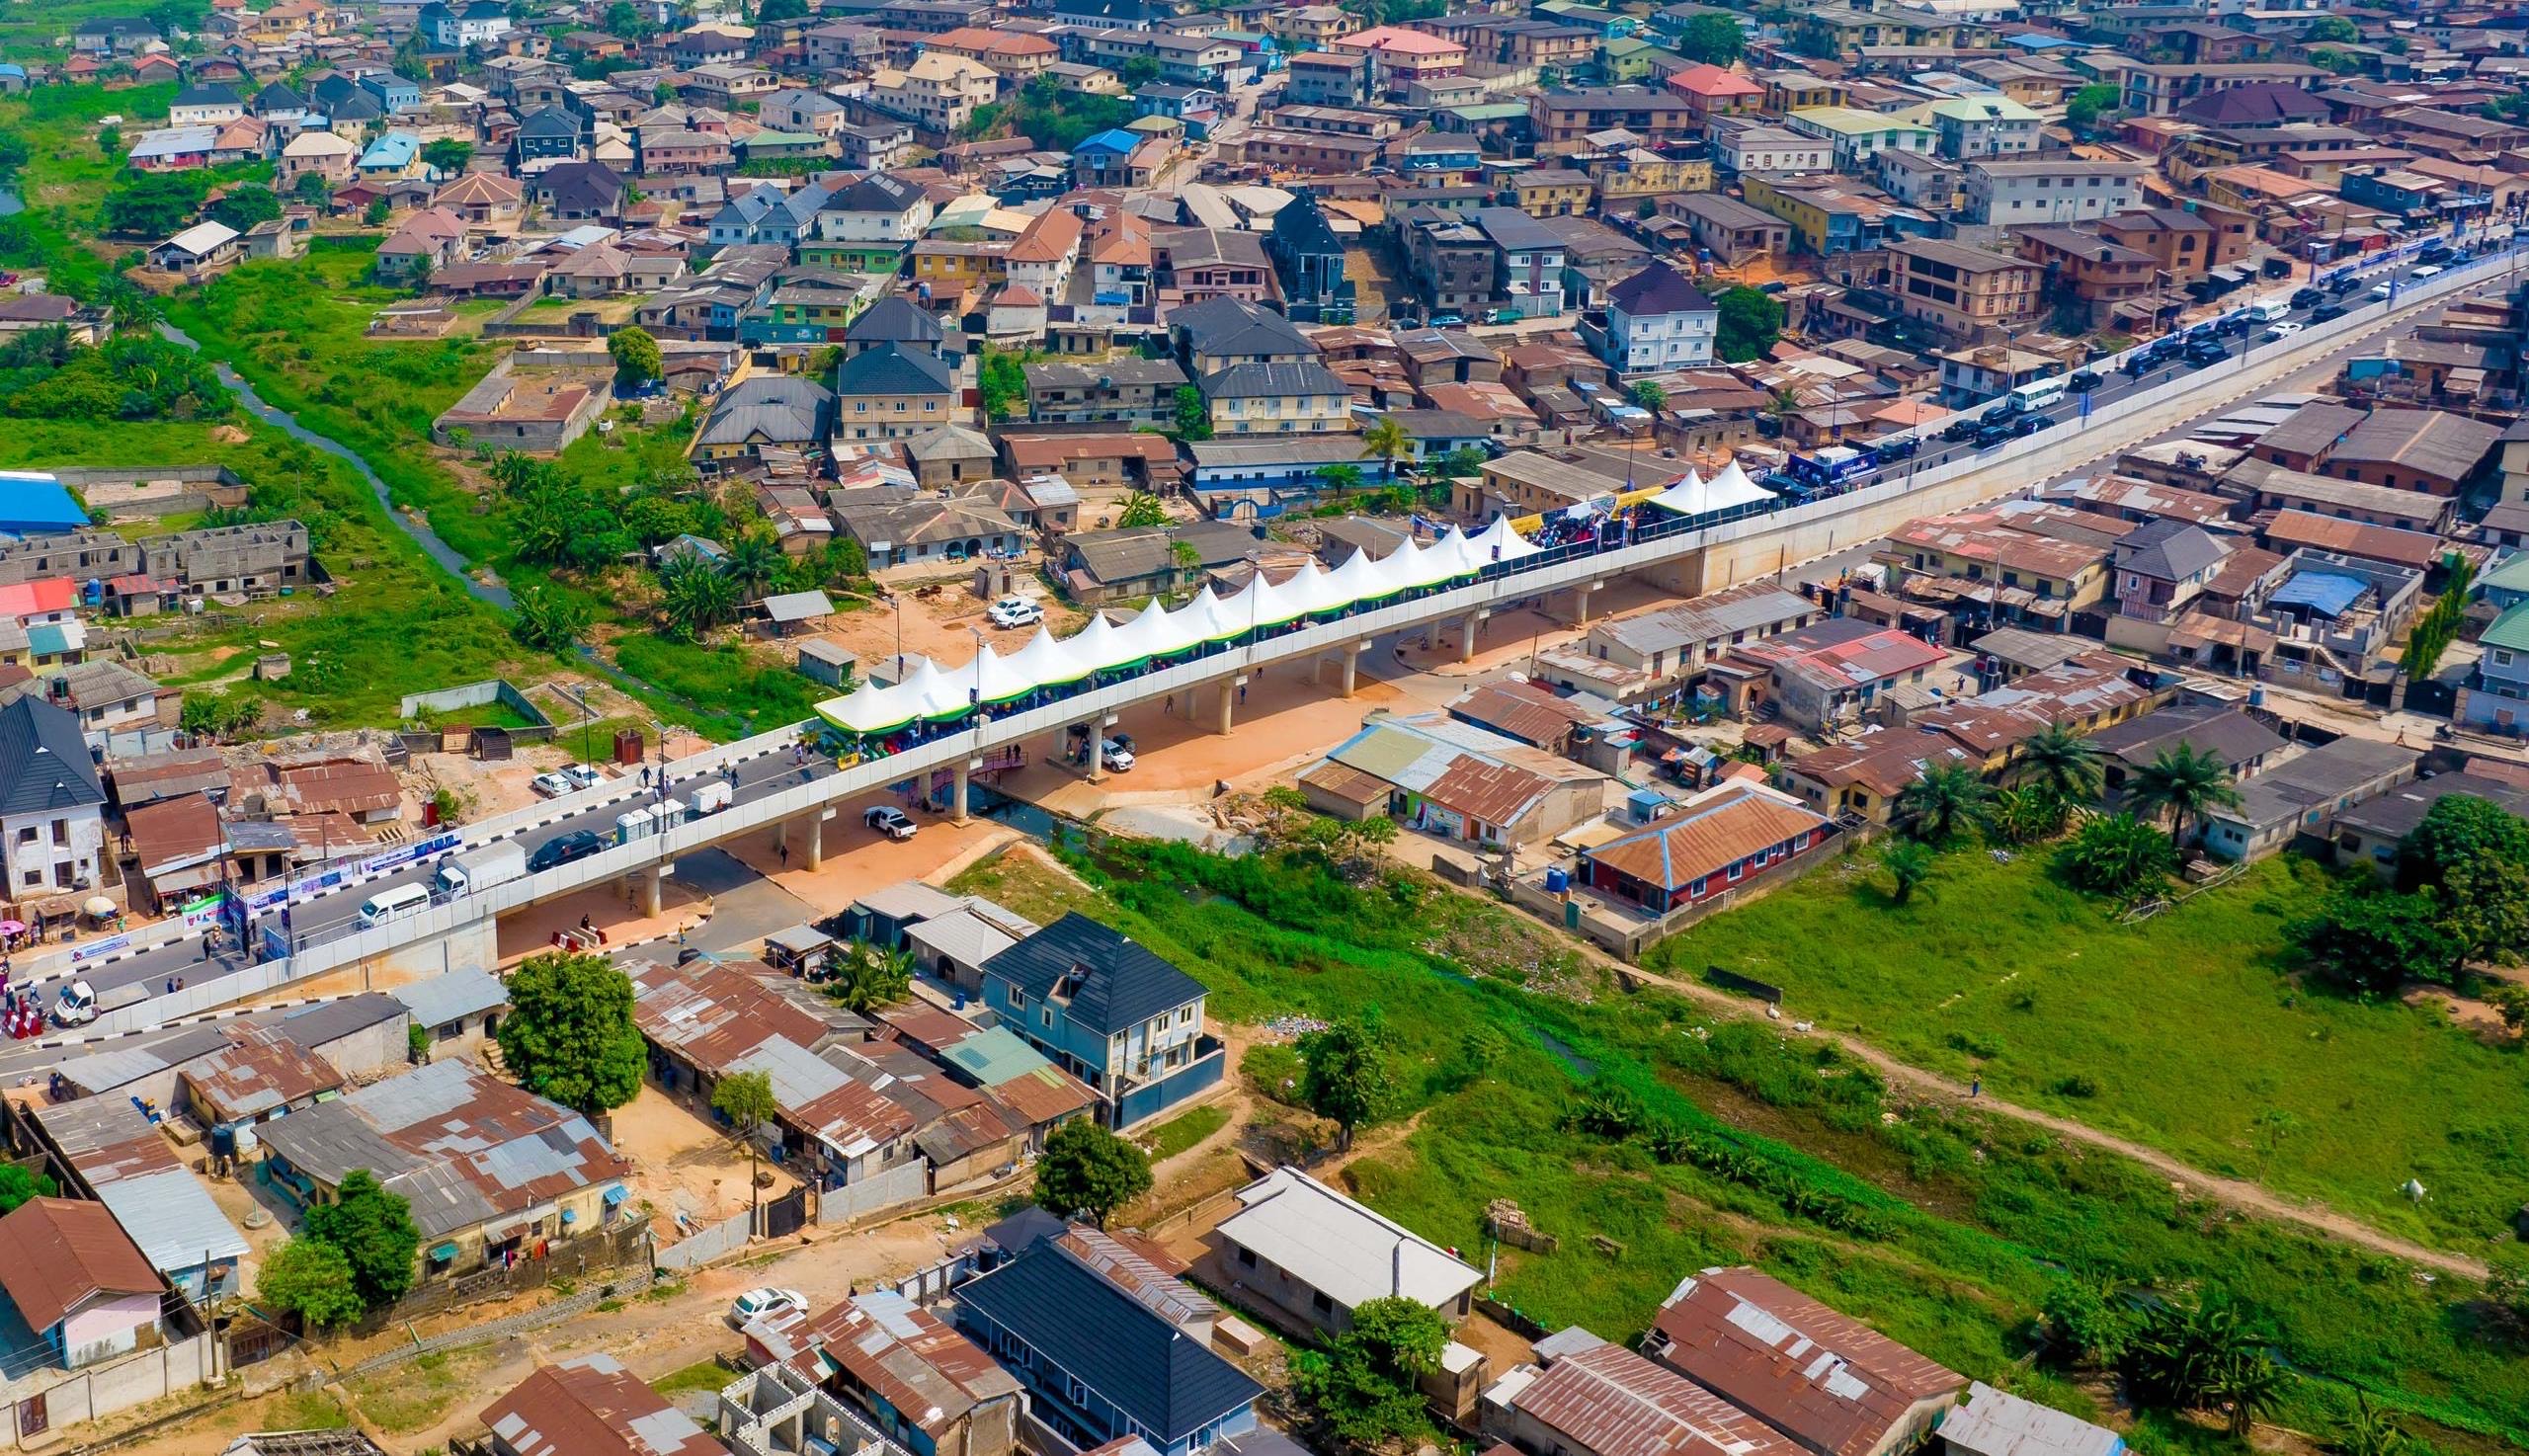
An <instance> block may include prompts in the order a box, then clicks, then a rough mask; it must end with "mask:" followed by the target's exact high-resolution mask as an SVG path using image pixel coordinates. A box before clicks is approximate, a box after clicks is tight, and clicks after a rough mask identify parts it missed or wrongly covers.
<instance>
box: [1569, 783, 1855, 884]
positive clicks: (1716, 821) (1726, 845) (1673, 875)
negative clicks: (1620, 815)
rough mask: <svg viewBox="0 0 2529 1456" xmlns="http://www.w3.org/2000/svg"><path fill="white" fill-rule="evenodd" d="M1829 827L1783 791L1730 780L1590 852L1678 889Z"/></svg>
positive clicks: (1617, 867)
mask: <svg viewBox="0 0 2529 1456" xmlns="http://www.w3.org/2000/svg"><path fill="white" fill-rule="evenodd" d="M1827 827H1828V823H1827V821H1826V820H1825V819H1823V818H1821V817H1819V816H1818V815H1816V814H1813V813H1811V812H1810V811H1809V810H1808V809H1806V808H1803V807H1802V806H1801V805H1800V804H1798V803H1796V802H1794V801H1793V800H1792V799H1790V798H1789V797H1787V796H1785V795H1783V794H1779V793H1775V792H1773V791H1772V790H1769V789H1766V788H1763V787H1761V786H1759V785H1756V784H1749V783H1728V784H1724V785H1722V786H1721V787H1720V788H1719V789H1716V790H1714V791H1712V792H1710V793H1708V794H1706V795H1704V796H1703V797H1701V798H1699V799H1692V800H1689V801H1687V803H1686V804H1685V806H1684V807H1683V808H1681V809H1680V810H1678V811H1677V813H1676V815H1675V816H1674V817H1672V818H1670V819H1665V820H1662V821H1660V822H1659V823H1657V824H1654V825H1652V826H1651V827H1650V828H1648V829H1645V830H1642V831H1640V832H1638V833H1635V834H1630V835H1626V836H1624V837H1623V838H1621V839H1615V840H1609V841H1608V842H1607V843H1605V844H1603V845H1600V846H1599V847H1597V848H1596V849H1591V851H1589V852H1590V858H1591V860H1592V861H1593V862H1595V863H1599V864H1603V865H1606V866H1607V867H1608V868H1610V869H1613V870H1615V871H1616V872H1617V873H1619V874H1624V875H1629V876H1631V877H1632V878H1634V879H1636V880H1639V881H1641V882H1642V883H1644V884H1646V885H1658V886H1660V887H1662V888H1663V889H1671V890H1673V889H1677V888H1679V887H1681V886H1684V885H1690V884H1692V883H1694V882H1695V881H1696V880H1699V879H1702V878H1704V877H1705V876H1707V875H1711V874H1717V873H1719V872H1721V871H1722V870H1725V869H1727V868H1729V867H1730V866H1731V865H1733V864H1736V863H1738V862H1739V861H1740V860H1742V859H1745V858H1747V857H1748V856H1750V855H1751V854H1754V853H1755V852H1756V851H1757V850H1759V849H1771V848H1772V847H1774V846H1776V845H1784V844H1789V843H1790V842H1791V841H1792V840H1794V839H1797V838H1798V837H1800V836H1801V835H1804V834H1812V833H1816V832H1819V831H1823V830H1825V829H1826V828H1827Z"/></svg>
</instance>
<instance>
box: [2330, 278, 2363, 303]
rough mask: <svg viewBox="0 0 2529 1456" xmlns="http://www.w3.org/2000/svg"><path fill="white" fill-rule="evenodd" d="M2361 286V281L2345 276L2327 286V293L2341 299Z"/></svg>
mask: <svg viewBox="0 0 2529 1456" xmlns="http://www.w3.org/2000/svg"><path fill="white" fill-rule="evenodd" d="M2361 286H2362V280H2360V279H2358V278H2355V277H2354V276H2353V275H2351V274H2346V275H2345V276H2344V277H2342V278H2340V279H2337V280H2336V281H2335V282H2334V283H2329V284H2327V291H2328V292H2330V293H2333V294H2334V295H2336V296H2337V297H2339V298H2341V297H2343V296H2344V295H2345V294H2347V293H2350V292H2352V291H2353V290H2354V289H2356V288H2358V287H2361Z"/></svg>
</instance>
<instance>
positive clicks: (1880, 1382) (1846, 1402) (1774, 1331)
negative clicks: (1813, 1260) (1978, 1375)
mask: <svg viewBox="0 0 2529 1456" xmlns="http://www.w3.org/2000/svg"><path fill="white" fill-rule="evenodd" d="M1644 1343H1645V1346H1646V1347H1647V1348H1649V1349H1650V1350H1651V1352H1652V1354H1653V1355H1654V1356H1656V1357H1657V1358H1658V1359H1659V1360H1660V1361H1661V1362H1662V1363H1663V1364H1666V1365H1668V1366H1670V1367H1671V1368H1672V1369H1674V1370H1676V1371H1678V1372H1680V1373H1681V1374H1683V1375H1685V1376H1686V1377H1687V1378H1688V1379H1690V1380H1692V1381H1694V1382H1695V1384H1697V1385H1700V1386H1702V1387H1703V1388H1705V1389H1706V1390H1709V1391H1712V1392H1713V1393H1714V1394H1716V1395H1719V1396H1721V1397H1722V1398H1723V1399H1725V1400H1728V1401H1730V1402H1731V1403H1733V1404H1734V1405H1737V1406H1739V1407H1741V1408H1743V1409H1745V1410H1747V1411H1749V1412H1751V1413H1753V1414H1754V1415H1755V1416H1758V1417H1760V1418H1762V1419H1763V1420H1764V1422H1765V1423H1766V1424H1768V1425H1771V1426H1773V1427H1774V1428H1775V1429H1776V1430H1779V1431H1782V1432H1783V1433H1784V1434H1786V1435H1788V1436H1790V1437H1791V1438H1792V1439H1793V1440H1796V1441H1798V1442H1799V1443H1800V1444H1801V1445H1803V1446H1805V1447H1807V1448H1809V1449H1810V1450H1812V1451H1816V1452H1822V1453H1826V1456H1860V1453H1862V1452H1866V1451H1871V1450H1875V1449H1877V1448H1878V1447H1879V1446H1880V1444H1881V1443H1882V1442H1883V1440H1884V1439H1885V1438H1886V1437H1887V1435H1888V1433H1889V1431H1890V1430H1891V1429H1892V1428H1893V1427H1896V1426H1898V1425H1899V1424H1901V1423H1903V1422H1904V1421H1905V1419H1906V1418H1907V1414H1908V1412H1909V1411H1910V1410H1911V1409H1912V1408H1913V1407H1914V1405H1915V1404H1916V1403H1917V1402H1918V1401H1927V1400H1933V1399H1939V1398H1946V1397H1954V1396H1956V1395H1957V1394H1958V1392H1959V1391H1961V1390H1963V1389H1965V1388H1966V1386H1967V1377H1966V1376H1964V1375H1960V1374H1958V1373H1957V1372H1956V1371H1953V1370H1949V1369H1946V1368H1944V1367H1942V1366H1940V1365H1938V1364H1935V1363H1934V1362H1932V1361H1931V1360H1929V1359H1926V1358H1924V1357H1923V1356H1922V1355H1919V1354H1917V1353H1916V1352H1915V1351H1913V1350H1911V1349H1908V1348H1907V1347H1906V1346H1904V1345H1902V1344H1899V1343H1898V1342H1897V1341H1895V1340H1893V1339H1890V1338H1889V1337H1888V1336H1887V1335H1882V1334H1880V1333H1879V1332H1878V1331H1876V1330H1873V1329H1871V1328H1870V1327H1869V1326H1867V1325H1864V1324H1862V1323H1860V1322H1859V1321H1857V1320H1853V1319H1850V1318H1848V1317H1846V1316H1844V1315H1842V1314H1839V1313H1837V1312H1836V1311H1835V1310H1832V1309H1829V1308H1828V1307H1827V1306H1825V1305H1823V1304H1820V1303H1819V1302H1818V1301H1816V1300H1814V1299H1811V1298H1810V1297H1809V1296H1808V1295H1805V1294H1802V1293H1800V1292H1799V1291H1798V1290H1796V1289H1793V1288H1791V1287H1790V1286H1789V1285H1787V1284H1784V1283H1782V1282H1781V1281H1780V1280H1777V1279H1774V1278H1771V1277H1769V1276H1767V1275H1765V1274H1762V1273H1759V1272H1757V1271H1756V1270H1754V1269H1752V1268H1745V1267H1741V1268H1728V1269H1706V1270H1704V1271H1703V1272H1702V1273H1700V1274H1698V1275H1695V1276H1694V1277H1692V1278H1689V1279H1686V1280H1684V1281H1683V1282H1681V1283H1679V1284H1678V1285H1677V1288H1676V1292H1675V1293H1673V1294H1672V1295H1670V1296H1669V1302H1668V1304H1667V1305H1666V1306H1664V1307H1663V1308H1662V1309H1661V1311H1660V1317H1659V1318H1658V1319H1657V1320H1655V1321H1654V1322H1653V1323H1652V1327H1651V1334H1650V1335H1649V1336H1648V1337H1647V1338H1646V1340H1645V1341H1644Z"/></svg>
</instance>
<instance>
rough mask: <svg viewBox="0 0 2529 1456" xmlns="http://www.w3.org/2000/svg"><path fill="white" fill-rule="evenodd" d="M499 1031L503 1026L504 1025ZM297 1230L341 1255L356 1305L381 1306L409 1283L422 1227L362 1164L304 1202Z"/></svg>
mask: <svg viewBox="0 0 2529 1456" xmlns="http://www.w3.org/2000/svg"><path fill="white" fill-rule="evenodd" d="M503 1029H504V1030H506V1029H507V1028H506V1027H504V1028H503ZM299 1232H300V1234H301V1235H302V1236H303V1237H305V1238H308V1239H312V1240H314V1241H316V1242H317V1243H320V1244H330V1245H332V1246H333V1247H334V1248H336V1249H339V1250H341V1251H342V1253H343V1258H344V1259H345V1261H347V1262H348V1263H349V1264H350V1265H351V1271H352V1288H353V1289H354V1290H356V1291H358V1293H359V1295H360V1302H361V1304H362V1305H363V1306H364V1307H366V1308H367V1309H370V1310H382V1309H384V1308H386V1307H387V1306H388V1305H391V1304H393V1303H394V1302H395V1301H397V1300H398V1299H401V1298H403V1297H404V1291H405V1290H407V1289H410V1288H412V1287H413V1256H414V1254H417V1253H418V1252H419V1251H420V1250H421V1247H422V1231H421V1230H420V1229H419V1228H416V1227H415V1226H414V1224H413V1210H412V1208H411V1206H410V1205H409V1204H407V1203H405V1201H404V1199H403V1196H402V1195H401V1194H397V1193H390V1192H388V1191H387V1190H386V1189H385V1187H384V1186H382V1185H381V1184H380V1183H379V1182H378V1181H377V1175H376V1174H374V1173H370V1172H369V1171H368V1170H367V1169H366V1168H360V1169H354V1170H353V1171H352V1172H351V1173H347V1174H345V1175H344V1177H343V1181H342V1184H341V1186H339V1187H337V1188H336V1189H335V1190H334V1196H333V1197H332V1198H330V1199H328V1200H326V1201H324V1202H321V1203H312V1204H309V1205H308V1208H307V1215H306V1217H305V1219H304V1220H303V1221H302V1222H301V1225H300V1230H299Z"/></svg>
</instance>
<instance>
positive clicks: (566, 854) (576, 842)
mask: <svg viewBox="0 0 2529 1456" xmlns="http://www.w3.org/2000/svg"><path fill="white" fill-rule="evenodd" d="M605 848H606V841H604V840H602V839H599V838H598V837H597V835H596V834H595V833H593V832H592V831H589V830H585V829H574V830H570V831H567V832H565V833H562V834H557V835H555V836H554V837H553V838H551V839H549V840H546V841H545V842H544V843H543V844H540V845H538V846H536V847H535V852H534V853H532V854H530V855H528V856H527V872H528V873H529V874H542V873H543V872H544V871H546V870H548V869H559V868H561V867H562V866H563V865H565V864H568V863H570V862H571V861H573V860H575V859H586V858H587V857H589V856H590V855H591V854H594V853H597V852H598V851H599V850H601V849H605Z"/></svg>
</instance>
